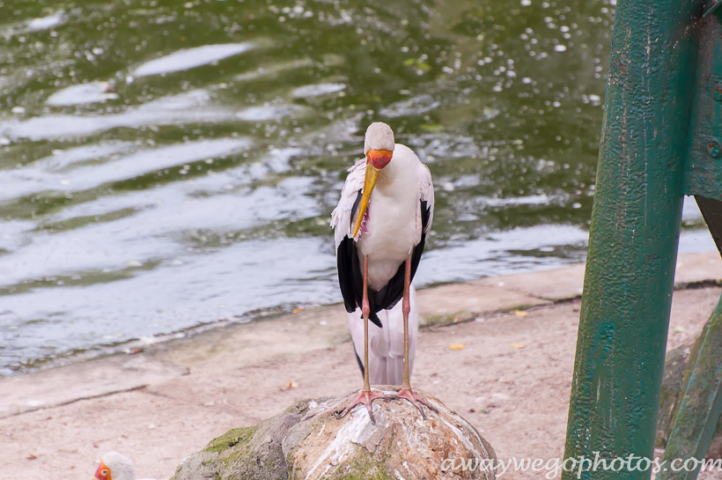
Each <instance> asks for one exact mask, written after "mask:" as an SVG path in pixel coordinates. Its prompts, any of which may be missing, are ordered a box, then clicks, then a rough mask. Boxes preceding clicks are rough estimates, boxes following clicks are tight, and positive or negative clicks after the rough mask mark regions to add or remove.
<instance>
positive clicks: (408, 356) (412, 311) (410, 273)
mask: <svg viewBox="0 0 722 480" xmlns="http://www.w3.org/2000/svg"><path fill="white" fill-rule="evenodd" d="M364 154H365V155H366V158H364V159H362V160H359V161H358V162H356V164H355V165H354V166H353V167H351V169H349V174H348V177H347V178H346V183H345V184H344V186H343V190H342V192H341V200H340V201H339V203H338V206H337V207H336V209H335V210H334V211H333V214H332V216H331V226H332V227H333V228H334V230H335V239H336V260H337V267H338V279H339V284H340V286H341V293H342V295H343V300H344V304H345V307H346V311H347V312H348V320H349V326H350V327H351V336H352V338H353V343H354V349H355V352H356V359H357V360H358V363H359V367H361V371H362V373H363V376H364V383H363V388H362V389H361V392H360V394H359V396H358V398H356V399H355V400H354V401H353V402H352V403H351V404H350V405H349V406H348V407H346V409H345V410H344V411H343V412H342V413H341V416H343V415H345V414H346V413H348V411H350V410H351V409H352V408H353V407H354V406H356V405H358V404H359V403H363V404H364V405H366V408H367V409H368V412H369V416H370V417H371V420H372V421H373V411H372V408H371V403H372V402H373V400H375V399H377V398H385V396H384V395H381V394H379V393H376V392H373V391H372V390H371V383H374V384H386V385H398V384H401V386H400V388H399V391H398V393H397V395H396V398H405V399H406V400H408V401H410V402H411V403H412V404H413V405H414V406H416V408H418V409H419V411H420V412H421V415H422V416H423V417H424V418H426V415H425V414H424V411H423V409H422V408H421V406H420V405H419V404H424V405H426V406H427V407H428V408H430V409H431V410H435V409H434V408H433V407H432V406H431V405H430V404H429V403H428V401H426V400H425V399H424V398H422V397H421V396H419V395H418V394H416V393H415V392H414V391H413V390H412V389H411V382H410V375H411V370H412V368H413V361H414V352H415V350H416V339H417V336H418V329H419V316H418V308H417V306H416V292H415V290H414V287H413V286H412V285H411V281H412V280H413V278H414V274H415V273H416V268H417V267H418V265H419V261H420V260H421V254H422V253H423V251H424V244H425V242H426V237H427V235H428V233H429V230H430V228H431V220H432V217H433V213H434V186H433V183H432V181H431V173H430V172H429V169H428V167H427V166H426V165H424V164H423V163H421V161H420V160H419V158H418V157H417V156H416V154H415V153H414V152H413V151H412V150H411V149H410V148H409V147H407V146H405V145H401V144H398V143H394V133H393V131H392V130H391V127H389V126H388V125H386V124H385V123H381V122H376V123H372V124H371V125H370V126H369V127H368V129H367V130H366V137H365V141H364ZM399 300H401V302H399ZM369 320H370V321H371V322H372V323H373V325H372V326H369ZM362 356H363V360H361V357H362Z"/></svg>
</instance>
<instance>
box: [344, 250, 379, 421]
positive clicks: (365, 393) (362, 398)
mask: <svg viewBox="0 0 722 480" xmlns="http://www.w3.org/2000/svg"><path fill="white" fill-rule="evenodd" d="M368 273H369V260H368V257H364V268H363V277H364V280H363V300H362V302H361V312H362V313H363V317H364V385H363V388H362V389H361V392H360V393H359V396H358V397H356V399H355V400H354V401H353V402H351V404H350V405H349V406H348V407H346V408H345V409H344V410H343V412H341V413H340V414H339V417H343V416H344V415H346V414H347V413H348V412H349V411H351V409H353V408H354V407H355V406H356V405H358V404H359V403H363V404H364V405H366V409H367V410H368V412H369V417H370V418H371V423H376V421H375V420H374V413H373V410H372V408H371V402H373V401H374V400H376V399H377V398H389V397H387V396H386V395H382V394H380V393H376V392H372V391H371V383H370V382H369V315H370V314H371V307H370V306H369V297H368Z"/></svg>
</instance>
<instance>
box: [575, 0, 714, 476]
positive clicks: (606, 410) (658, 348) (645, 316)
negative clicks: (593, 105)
mask: <svg viewBox="0 0 722 480" xmlns="http://www.w3.org/2000/svg"><path fill="white" fill-rule="evenodd" d="M701 8H702V2H701V1H699V0H694V1H689V0H656V1H654V2H651V1H649V0H619V2H618V4H617V11H616V17H615V25H614V36H613V41H612V52H611V56H610V73H609V83H608V86H607V96H606V104H605V106H606V113H605V118H604V122H603V130H602V141H601V148H600V156H599V165H598V168H597V186H596V196H595V200H594V208H593V211H592V223H591V229H590V234H589V250H588V256H587V267H586V275H585V279H584V295H583V299H582V308H581V313H580V325H579V334H578V339H577V353H576V361H575V366H574V377H573V383H572V395H571V402H570V407H569V421H568V424H567V443H566V451H565V458H577V459H579V458H582V457H584V458H587V459H594V458H595V455H596V456H597V458H599V459H602V460H604V459H607V460H613V459H615V458H629V455H634V456H635V457H646V458H651V457H652V455H653V453H654V438H655V426H656V419H657V405H658V401H659V393H660V387H661V379H662V371H663V367H664V354H665V345H666V340H667V328H668V324H669V314H670V308H671V298H672V288H673V285H674V268H675V262H676V257H677V244H678V239H679V229H680V220H681V212H682V198H683V197H682V192H683V171H684V163H685V153H686V150H687V145H688V140H689V139H688V135H687V132H688V131H689V129H688V128H687V125H688V124H689V116H690V111H691V102H692V85H693V83H694V69H695V63H696V58H695V34H694V29H693V28H692V25H693V24H694V21H695V20H696V19H698V18H699V17H701V14H702V10H701ZM568 465H571V463H569V464H568ZM650 474H651V472H650V470H644V471H641V470H638V469H635V470H629V469H624V470H622V471H612V470H601V469H599V470H597V471H585V472H582V473H581V478H585V479H599V480H606V479H609V480H611V479H614V480H642V479H648V478H649V477H650ZM562 478H563V479H564V480H571V479H572V478H577V472H576V471H574V472H569V471H567V472H564V473H563V476H562Z"/></svg>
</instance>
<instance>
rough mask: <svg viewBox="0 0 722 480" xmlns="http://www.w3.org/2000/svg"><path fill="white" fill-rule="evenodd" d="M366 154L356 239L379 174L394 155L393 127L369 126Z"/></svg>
mask: <svg viewBox="0 0 722 480" xmlns="http://www.w3.org/2000/svg"><path fill="white" fill-rule="evenodd" d="M364 154H365V155H366V180H365V181H364V190H363V195H362V197H361V205H360V207H359V211H358V216H357V217H356V224H355V225H354V229H353V237H354V238H355V237H356V235H357V234H358V231H359V228H361V222H362V221H363V218H364V215H365V214H366V209H367V208H368V205H369V199H370V198H371V192H372V191H373V189H374V186H375V185H376V181H377V180H378V178H379V173H381V170H383V168H384V167H385V166H386V165H388V164H389V162H390V161H391V157H393V155H394V132H393V130H391V127H389V126H388V125H386V124H385V123H383V122H374V123H372V124H371V125H369V128H367V129H366V138H365V139H364Z"/></svg>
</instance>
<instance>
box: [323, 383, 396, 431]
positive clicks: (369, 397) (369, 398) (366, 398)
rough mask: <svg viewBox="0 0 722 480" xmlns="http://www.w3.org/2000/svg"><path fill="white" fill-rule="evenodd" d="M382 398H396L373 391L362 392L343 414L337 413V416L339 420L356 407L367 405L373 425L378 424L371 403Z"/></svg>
mask: <svg viewBox="0 0 722 480" xmlns="http://www.w3.org/2000/svg"><path fill="white" fill-rule="evenodd" d="M380 398H394V397H389V396H387V395H383V394H380V393H376V392H373V391H371V390H361V393H359V396H358V397H356V400H354V401H353V402H351V404H350V405H349V406H348V407H346V408H344V409H343V411H342V412H336V416H337V417H338V418H343V417H345V416H346V414H347V413H348V412H350V411H351V410H353V408H354V407H355V406H356V405H358V404H360V403H362V404H364V405H366V410H368V412H369V417H370V418H371V423H373V424H376V420H374V412H373V409H372V408H371V403H372V402H373V401H374V400H377V399H380Z"/></svg>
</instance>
